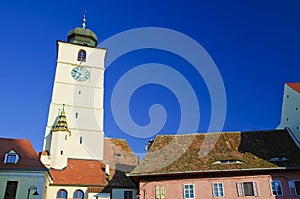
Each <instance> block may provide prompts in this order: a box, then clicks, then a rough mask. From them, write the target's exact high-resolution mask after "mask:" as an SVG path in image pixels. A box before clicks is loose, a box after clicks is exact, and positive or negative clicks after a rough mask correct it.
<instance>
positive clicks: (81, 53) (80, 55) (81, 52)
mask: <svg viewBox="0 0 300 199" xmlns="http://www.w3.org/2000/svg"><path fill="white" fill-rule="evenodd" d="M85 60H86V52H85V51H84V50H79V52H78V56H77V61H84V62H85Z"/></svg>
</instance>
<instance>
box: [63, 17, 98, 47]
mask: <svg viewBox="0 0 300 199" xmlns="http://www.w3.org/2000/svg"><path fill="white" fill-rule="evenodd" d="M85 15H86V12H84V15H83V19H82V27H81V28H79V27H76V28H74V29H73V30H70V31H69V33H68V42H69V43H73V44H79V45H83V46H89V47H96V46H97V43H98V38H97V36H96V34H95V33H93V31H91V30H90V29H86V18H85Z"/></svg>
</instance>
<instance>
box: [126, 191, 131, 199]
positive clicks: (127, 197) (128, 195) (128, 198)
mask: <svg viewBox="0 0 300 199" xmlns="http://www.w3.org/2000/svg"><path fill="white" fill-rule="evenodd" d="M124 199H132V191H124Z"/></svg>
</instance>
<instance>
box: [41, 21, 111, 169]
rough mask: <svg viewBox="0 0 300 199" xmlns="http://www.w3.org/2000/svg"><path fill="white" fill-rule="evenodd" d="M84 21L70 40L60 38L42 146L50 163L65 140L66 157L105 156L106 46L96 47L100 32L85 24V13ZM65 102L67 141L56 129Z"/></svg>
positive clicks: (70, 36)
mask: <svg viewBox="0 0 300 199" xmlns="http://www.w3.org/2000/svg"><path fill="white" fill-rule="evenodd" d="M82 22H83V23H82V28H75V29H73V30H71V31H70V32H69V33H68V42H62V41H58V42H57V61H56V74H55V80H54V86H53V92H52V100H51V104H50V108H49V115H48V123H47V127H46V132H45V138H44V146H43V150H44V151H47V152H48V153H49V156H48V159H49V161H48V164H49V163H50V165H49V167H51V166H52V165H51V164H52V163H51V162H52V161H51V160H50V159H53V158H54V159H55V157H52V156H54V155H57V154H58V155H59V154H60V152H59V153H57V150H58V149H53V147H55V148H56V147H61V146H59V145H60V144H62V143H64V144H65V146H64V151H63V154H64V156H66V157H67V158H77V159H93V160H102V159H103V144H104V141H103V140H104V132H103V95H104V90H103V84H104V82H103V77H104V59H105V54H106V49H101V48H98V47H96V46H97V36H96V35H95V34H94V33H93V32H92V31H91V30H89V29H86V28H85V27H86V25H85V23H86V20H85V16H84V18H83V21H82ZM63 104H65V105H64V111H65V113H64V114H65V115H66V121H67V122H68V130H69V131H70V135H68V136H69V137H68V139H67V140H65V141H64V139H65V135H64V134H63V133H61V132H60V131H53V129H54V128H55V126H56V124H57V122H58V116H59V114H60V112H61V109H62V105H63ZM59 133H61V134H59ZM64 133H66V132H64ZM54 134H59V135H61V136H54ZM61 139H63V140H61ZM54 151H56V152H54ZM42 161H43V158H42ZM56 164H57V163H56ZM46 165H47V163H46Z"/></svg>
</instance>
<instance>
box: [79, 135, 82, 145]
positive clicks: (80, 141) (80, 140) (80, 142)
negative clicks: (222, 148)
mask: <svg viewBox="0 0 300 199" xmlns="http://www.w3.org/2000/svg"><path fill="white" fill-rule="evenodd" d="M79 144H82V136H80V138H79Z"/></svg>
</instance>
